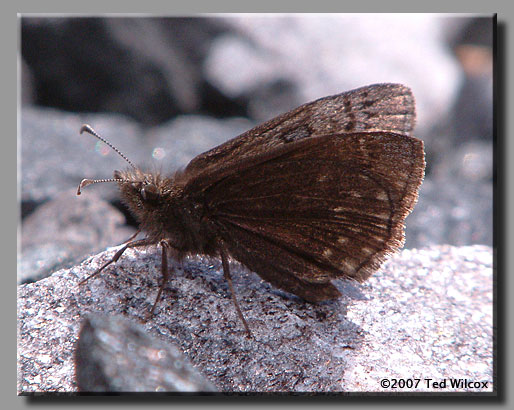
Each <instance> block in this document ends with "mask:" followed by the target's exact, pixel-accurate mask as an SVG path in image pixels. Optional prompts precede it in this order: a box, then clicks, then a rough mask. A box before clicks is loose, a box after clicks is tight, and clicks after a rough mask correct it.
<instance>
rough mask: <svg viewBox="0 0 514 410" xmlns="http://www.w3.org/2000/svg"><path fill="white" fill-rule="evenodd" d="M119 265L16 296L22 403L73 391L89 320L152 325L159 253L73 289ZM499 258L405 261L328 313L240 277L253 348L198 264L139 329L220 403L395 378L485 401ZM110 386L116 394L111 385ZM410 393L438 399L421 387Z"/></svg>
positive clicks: (173, 283)
mask: <svg viewBox="0 0 514 410" xmlns="http://www.w3.org/2000/svg"><path fill="white" fill-rule="evenodd" d="M113 253H114V250H109V251H107V252H104V253H102V254H99V255H97V256H95V257H92V258H90V259H88V260H87V261H86V262H84V263H83V264H82V265H80V266H76V267H74V268H72V269H68V270H61V271H59V272H56V273H54V274H53V275H52V276H51V277H49V278H46V279H44V280H42V281H39V282H36V283H31V284H25V285H20V286H18V391H19V392H20V393H29V392H36V391H53V392H64V391H76V390H77V383H76V380H75V371H74V360H73V352H74V350H75V344H76V341H77V338H78V333H79V327H80V324H81V322H82V319H83V318H84V317H85V316H86V314H90V313H103V314H105V315H108V316H113V315H123V316H125V317H127V318H130V319H131V320H135V321H138V320H143V319H145V318H146V316H147V314H148V311H149V309H150V308H151V306H152V305H153V302H154V298H155V296H156V293H157V289H158V284H159V282H160V279H161V278H160V268H159V265H160V253H159V252H157V251H156V250H155V248H149V249H148V250H146V251H143V250H128V251H126V254H124V255H123V257H122V258H121V259H120V260H119V261H118V262H117V263H116V264H115V265H113V266H111V267H109V268H107V269H106V270H105V271H104V272H103V273H102V274H101V275H100V276H99V277H96V278H94V279H90V280H89V281H88V282H86V284H85V285H82V286H79V285H78V281H79V280H81V279H83V278H85V277H86V275H88V274H91V273H92V272H94V271H95V269H97V268H98V267H99V266H101V264H103V263H105V262H106V261H107V260H108V259H109V258H111V257H112V255H113ZM492 259H493V255H492V249H491V248H489V247H485V246H473V247H463V248H454V247H449V246H438V247H432V248H429V249H426V250H406V251H403V252H402V253H401V254H399V255H397V256H395V257H394V258H392V259H391V260H390V261H388V262H387V263H386V264H384V266H383V267H382V269H381V270H380V271H379V272H377V273H376V274H375V275H374V276H372V277H371V278H370V280H368V281H367V282H366V283H365V284H363V285H357V284H353V283H350V282H339V285H340V287H341V291H342V293H343V296H342V297H341V298H340V299H338V300H335V301H331V302H325V303H321V304H309V303H306V302H303V301H302V300H300V299H298V298H296V297H294V296H291V295H289V294H287V293H285V292H282V291H278V290H276V289H274V288H273V287H272V286H271V285H269V284H268V283H266V282H263V281H261V280H259V279H258V277H257V276H256V275H255V274H253V273H250V272H247V271H246V270H244V269H242V268H240V267H239V265H237V264H233V269H232V270H233V278H234V287H235V291H236V295H237V298H238V300H239V301H240V305H241V309H242V311H243V314H244V315H245V317H246V320H247V321H248V323H249V325H250V328H251V330H252V332H253V335H254V338H253V339H248V338H247V337H246V334H245V331H244V327H243V325H242V323H241V322H240V321H239V319H238V317H237V315H236V313H235V310H234V306H233V304H232V301H231V297H230V293H229V291H228V286H227V283H226V282H225V280H224V279H223V274H222V273H221V270H220V269H221V267H220V262H219V261H217V260H213V261H211V262H209V261H208V260H205V259H203V258H190V259H188V260H186V261H185V262H184V265H183V268H181V269H176V270H175V273H174V274H173V275H172V276H171V278H170V281H169V283H168V284H167V285H166V287H165V290H164V293H163V299H162V300H161V302H160V303H159V305H158V307H157V309H156V312H155V316H154V317H153V318H151V319H150V320H149V321H148V322H146V323H145V324H144V328H145V329H146V332H147V333H148V335H149V336H151V337H156V338H158V339H160V340H162V341H164V342H165V343H167V344H176V345H177V346H178V347H179V348H180V350H181V351H182V352H183V354H184V355H185V356H186V357H187V358H188V359H189V360H190V361H191V362H192V364H193V366H195V367H196V368H197V369H199V371H201V372H202V373H203V374H204V375H205V376H206V377H207V378H208V379H209V380H210V381H211V382H212V383H213V384H214V385H215V386H216V388H217V389H219V390H221V391H225V392H229V391H236V392H255V391H263V392H264V391H267V392H270V391H274V392H277V391H289V392H295V391H296V392H299V391H303V392H316V391H327V392H328V391H330V392H343V391H360V392H362V391H391V390H388V389H384V388H382V387H381V386H380V380H381V379H384V378H388V379H390V378H393V377H395V378H413V377H421V378H426V377H429V378H436V379H437V378H441V379H442V378H466V379H472V380H482V381H487V382H488V387H487V389H475V390H474V391H492V389H493V387H494V386H492V384H491V383H492V377H493V373H492V372H493V366H492V365H493V356H492V352H493V340H492V300H493V288H492V283H493V276H492V273H493V269H492ZM109 332H115V333H116V332H117V331H114V330H111V331H109ZM108 334H110V333H108ZM152 343H153V342H152ZM126 354H127V355H128V356H127V357H128V358H130V355H131V354H132V353H128V352H127V353H126ZM127 360H128V359H127ZM156 371H160V370H156ZM104 373H105V371H104ZM102 383H103V384H104V385H106V386H114V378H110V377H106V378H104V381H103V382H102ZM145 386H148V385H147V384H145V383H144V382H143V381H142V384H141V385H140V386H139V388H138V387H137V386H133V387H132V388H133V389H134V390H136V389H139V390H140V389H146V388H148V387H145ZM152 386H153V387H154V386H155V385H152ZM153 387H152V388H153ZM414 390H416V391H434V389H433V388H427V387H426V386H425V385H424V384H422V385H420V386H419V387H418V388H417V389H412V390H410V391H414ZM436 390H437V389H436ZM456 390H459V391H467V390H466V389H456ZM437 391H438V392H439V390H437Z"/></svg>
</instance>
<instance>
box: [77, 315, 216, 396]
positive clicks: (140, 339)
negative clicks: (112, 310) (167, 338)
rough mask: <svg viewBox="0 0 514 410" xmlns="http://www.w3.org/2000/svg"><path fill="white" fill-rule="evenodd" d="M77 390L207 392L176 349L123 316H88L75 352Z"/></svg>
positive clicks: (205, 384) (209, 388)
mask: <svg viewBox="0 0 514 410" xmlns="http://www.w3.org/2000/svg"><path fill="white" fill-rule="evenodd" d="M75 374H76V377H77V385H78V389H79V391H81V392H114V391H117V392H138V391H139V392H141V391H143V392H148V391H167V392H188V393H192V392H213V391H215V388H214V386H213V385H212V384H211V383H210V382H209V381H208V380H206V379H205V378H204V377H203V376H202V375H201V374H200V373H199V372H198V371H197V370H196V369H195V368H194V367H193V366H192V365H191V364H190V363H189V361H188V360H187V359H186V358H185V357H184V355H183V354H182V353H181V352H180V351H179V349H178V347H177V346H175V345H172V344H168V343H164V342H162V341H161V340H158V339H156V338H155V337H150V336H149V335H148V334H147V333H146V332H145V330H144V328H143V327H142V326H140V325H137V324H135V323H133V322H131V321H130V320H127V319H125V318H124V317H123V316H119V315H115V316H107V315H98V314H96V315H90V316H88V317H86V318H85V319H84V321H83V322H82V327H81V330H80V333H79V339H78V341H77V348H76V351H75Z"/></svg>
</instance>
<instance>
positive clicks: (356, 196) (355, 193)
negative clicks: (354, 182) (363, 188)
mask: <svg viewBox="0 0 514 410" xmlns="http://www.w3.org/2000/svg"><path fill="white" fill-rule="evenodd" d="M348 195H350V196H353V197H354V198H362V194H361V193H360V192H357V191H351V192H349V193H348Z"/></svg>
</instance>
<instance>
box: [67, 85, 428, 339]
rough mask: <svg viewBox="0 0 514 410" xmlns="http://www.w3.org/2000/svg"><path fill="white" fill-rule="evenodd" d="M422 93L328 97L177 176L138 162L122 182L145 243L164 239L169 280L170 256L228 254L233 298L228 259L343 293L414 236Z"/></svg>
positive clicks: (318, 292)
mask: <svg viewBox="0 0 514 410" xmlns="http://www.w3.org/2000/svg"><path fill="white" fill-rule="evenodd" d="M414 122H415V108H414V97H413V96H412V93H411V91H410V89H409V88H407V87H405V86H403V85H399V84H376V85H370V86H367V87H362V88H359V89H356V90H353V91H349V92H346V93H342V94H338V95H334V96H331V97H325V98H321V99H319V100H316V101H314V102H311V103H308V104H305V105H302V106H300V107H298V108H296V109H294V110H292V111H290V112H287V113H285V114H282V115H280V116H278V117H276V118H274V119H272V120H270V121H268V122H266V123H264V124H262V125H259V126H257V127H255V128H253V129H251V130H250V131H247V132H246V133H244V134H242V135H240V136H239V137H236V138H234V139H232V140H229V141H227V142H226V143H224V144H222V145H220V146H218V147H216V148H213V149H212V150H210V151H207V152H205V153H203V154H201V155H199V156H197V157H196V158H194V159H193V160H192V161H191V162H190V163H189V165H188V166H187V167H186V168H185V170H182V171H177V172H176V173H175V174H173V175H170V176H163V175H161V174H159V173H152V172H144V171H142V170H140V169H139V168H137V167H136V166H135V165H133V164H132V162H130V161H129V160H128V159H127V158H126V157H125V156H124V155H123V154H121V152H119V151H118V150H117V149H116V148H114V147H113V146H112V145H110V144H109V143H107V142H106V141H105V140H104V139H103V138H101V137H100V136H99V135H98V134H97V133H96V132H95V131H94V130H93V129H92V128H91V127H89V126H88V125H84V126H83V127H82V129H81V133H82V132H83V131H86V132H88V133H90V134H92V135H94V136H96V137H97V138H99V139H100V140H102V141H104V142H106V143H107V144H108V145H109V146H111V147H112V148H113V149H114V150H115V151H116V152H118V153H119V154H120V155H121V156H122V157H123V158H124V159H125V160H126V161H127V162H128V163H129V164H130V165H131V168H129V169H127V170H125V171H115V172H114V178H113V179H109V180H89V179H84V180H83V181H82V182H81V183H80V185H79V189H78V192H77V193H78V194H80V190H81V189H82V188H83V187H85V186H87V185H90V184H93V183H97V182H111V181H112V182H117V184H118V186H119V189H120V193H121V199H122V200H123V202H124V203H125V204H126V205H127V206H128V208H129V209H130V211H131V212H132V213H133V215H134V216H135V217H136V218H137V220H138V222H139V230H138V233H139V232H141V231H143V232H145V233H146V237H145V238H144V239H139V240H133V239H134V238H135V236H133V237H132V238H130V239H129V241H127V242H126V244H125V246H123V247H122V248H120V249H119V250H118V251H117V252H116V254H115V255H114V257H113V258H112V259H111V260H109V261H108V262H107V263H106V264H104V265H103V266H102V267H101V268H100V269H98V270H97V271H96V272H94V273H93V274H92V275H90V276H89V277H87V278H86V279H84V280H83V281H82V282H85V281H86V280H88V279H89V278H91V277H92V276H95V275H97V274H98V273H100V272H101V271H102V270H103V269H104V268H105V267H106V266H108V265H110V264H111V263H113V262H116V261H117V260H118V259H119V258H120V256H121V255H122V254H123V252H124V251H125V250H126V249H127V248H135V247H143V246H149V245H155V244H159V245H160V246H161V248H162V276H163V278H162V283H161V286H160V288H159V291H158V294H157V297H156V300H155V303H154V305H153V307H152V310H151V312H150V314H153V311H154V309H155V307H156V305H157V302H158V301H159V299H160V297H161V294H162V291H163V288H164V286H165V284H166V281H167V279H168V277H169V271H168V256H170V255H171V256H173V257H175V258H177V259H178V260H180V259H182V258H184V257H185V256H186V255H191V254H203V255H209V256H219V257H220V258H221V261H222V265H223V272H224V276H225V278H226V279H227V282H228V285H229V288H230V291H231V294H232V299H233V301H234V305H235V308H236V311H237V314H238V315H239V317H240V318H241V321H242V322H243V324H244V326H245V329H246V331H247V333H248V334H249V335H250V330H249V327H248V324H247V323H246V320H245V319H244V317H243V315H242V313H241V310H240V308H239V305H238V303H237V299H236V297H235V294H234V290H233V286H232V279H231V276H230V269H229V257H232V258H234V259H235V260H237V261H239V262H240V263H242V264H243V265H245V266H246V267H247V268H249V269H251V270H252V271H254V272H256V273H257V274H258V275H259V276H260V277H261V278H263V279H265V280H267V281H268V282H270V283H272V284H273V285H275V286H277V287H279V288H281V289H284V290H286V291H288V292H291V293H294V294H295V295H297V296H300V297H301V298H303V299H305V300H307V301H311V302H318V301H323V300H327V299H333V298H337V297H339V296H340V293H339V291H338V290H337V288H336V287H335V286H334V285H333V284H332V283H331V280H332V279H336V278H351V279H355V280H357V281H360V282H361V281H364V280H365V279H367V278H368V277H369V276H370V275H371V274H372V273H373V272H374V271H375V270H376V269H378V268H379V267H380V265H381V263H382V262H383V261H384V259H385V257H386V256H387V255H388V254H391V253H393V252H395V251H397V250H398V249H399V248H401V247H402V246H403V242H404V221H405V218H406V217H407V215H408V214H409V213H410V212H411V211H412V209H413V207H414V204H415V203H416V200H417V197H418V188H419V186H420V184H421V182H422V180H423V176H424V168H425V161H424V151H423V142H422V141H421V140H419V139H416V138H413V137H411V136H409V134H410V132H411V131H412V129H413V127H414Z"/></svg>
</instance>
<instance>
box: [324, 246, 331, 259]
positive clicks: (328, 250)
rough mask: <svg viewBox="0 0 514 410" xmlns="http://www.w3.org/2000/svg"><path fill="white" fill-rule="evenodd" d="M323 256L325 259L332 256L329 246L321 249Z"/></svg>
mask: <svg viewBox="0 0 514 410" xmlns="http://www.w3.org/2000/svg"><path fill="white" fill-rule="evenodd" d="M323 256H324V257H325V258H327V259H330V257H331V256H332V249H330V248H327V249H325V250H324V251H323Z"/></svg>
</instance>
